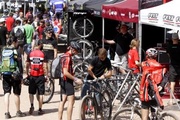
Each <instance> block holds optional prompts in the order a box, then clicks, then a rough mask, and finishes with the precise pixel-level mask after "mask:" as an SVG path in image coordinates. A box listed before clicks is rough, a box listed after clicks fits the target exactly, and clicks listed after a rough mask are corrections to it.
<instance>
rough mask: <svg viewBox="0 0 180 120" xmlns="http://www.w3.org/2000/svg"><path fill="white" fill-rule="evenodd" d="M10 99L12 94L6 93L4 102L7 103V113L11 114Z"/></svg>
mask: <svg viewBox="0 0 180 120" xmlns="http://www.w3.org/2000/svg"><path fill="white" fill-rule="evenodd" d="M9 97H10V93H6V94H5V95H4V101H5V104H6V105H5V109H6V112H9Z"/></svg>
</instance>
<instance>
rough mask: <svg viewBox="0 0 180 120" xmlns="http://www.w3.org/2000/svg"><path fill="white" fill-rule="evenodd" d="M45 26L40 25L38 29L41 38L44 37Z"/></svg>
mask: <svg viewBox="0 0 180 120" xmlns="http://www.w3.org/2000/svg"><path fill="white" fill-rule="evenodd" d="M43 31H44V26H39V27H38V29H37V32H38V37H39V39H40V40H41V39H43Z"/></svg>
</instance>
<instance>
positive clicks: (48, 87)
mask: <svg viewBox="0 0 180 120" xmlns="http://www.w3.org/2000/svg"><path fill="white" fill-rule="evenodd" d="M54 89H55V88H54V81H53V80H52V79H49V81H47V82H45V93H44V96H43V104H44V103H48V102H49V101H50V100H51V99H52V97H53V95H54Z"/></svg>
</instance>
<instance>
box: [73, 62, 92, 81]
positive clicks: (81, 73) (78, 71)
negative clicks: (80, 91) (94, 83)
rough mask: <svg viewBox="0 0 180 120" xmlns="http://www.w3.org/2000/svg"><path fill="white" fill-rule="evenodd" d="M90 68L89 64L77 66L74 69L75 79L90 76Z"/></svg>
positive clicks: (84, 63)
mask: <svg viewBox="0 0 180 120" xmlns="http://www.w3.org/2000/svg"><path fill="white" fill-rule="evenodd" d="M88 66H89V64H88V63H87V62H82V63H78V64H75V65H74V67H73V71H74V75H75V77H77V78H81V79H84V78H85V77H86V75H87V74H88V73H87V70H88Z"/></svg>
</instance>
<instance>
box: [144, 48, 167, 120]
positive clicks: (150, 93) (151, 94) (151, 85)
mask: <svg viewBox="0 0 180 120" xmlns="http://www.w3.org/2000/svg"><path fill="white" fill-rule="evenodd" d="M157 55H158V51H157V50H156V49H155V48H149V49H148V50H147V51H146V61H143V62H142V71H143V72H142V78H141V81H140V100H141V115H142V120H148V116H149V109H150V110H151V113H152V117H153V114H155V110H154V108H152V107H151V106H158V107H160V108H161V109H163V108H164V105H163V101H162V98H161V95H160V92H163V88H164V86H165V85H166V83H167V81H168V74H167V69H166V68H165V67H164V66H162V65H161V64H160V63H159V62H157V61H156V58H157Z"/></svg>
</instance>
